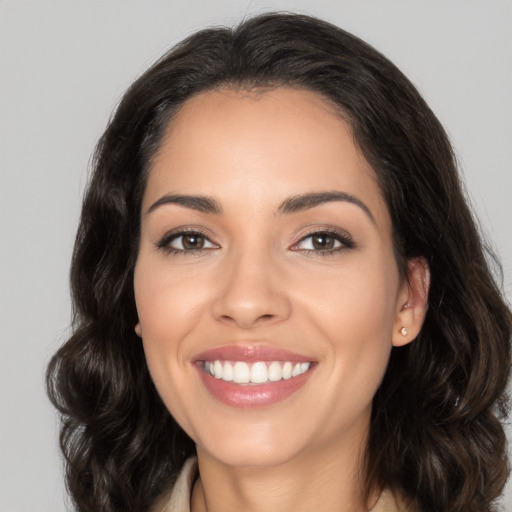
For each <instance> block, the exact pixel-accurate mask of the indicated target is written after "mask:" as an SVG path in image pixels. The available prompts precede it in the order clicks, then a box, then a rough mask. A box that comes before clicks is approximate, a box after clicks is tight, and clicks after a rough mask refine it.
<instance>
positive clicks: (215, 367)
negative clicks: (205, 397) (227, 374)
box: [213, 361, 222, 379]
mask: <svg viewBox="0 0 512 512" xmlns="http://www.w3.org/2000/svg"><path fill="white" fill-rule="evenodd" d="M213 371H214V372H215V378H216V379H222V363H221V362H220V361H215V364H214V365H213Z"/></svg>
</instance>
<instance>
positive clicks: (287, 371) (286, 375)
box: [283, 363, 293, 380]
mask: <svg viewBox="0 0 512 512" xmlns="http://www.w3.org/2000/svg"><path fill="white" fill-rule="evenodd" d="M292 368H293V365H292V363H284V365H283V379H284V380H288V379H291V378H292Z"/></svg>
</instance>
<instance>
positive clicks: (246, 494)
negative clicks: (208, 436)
mask: <svg viewBox="0 0 512 512" xmlns="http://www.w3.org/2000/svg"><path fill="white" fill-rule="evenodd" d="M349 441H351V442H347V443H344V445H340V446H336V447H333V446H332V445H329V446H325V449H318V447H316V450H315V451H314V452H313V451H312V452H311V453H302V454H300V455H299V456H297V457H294V459H293V460H291V461H287V462H284V463H281V464H277V465H273V466H265V467H232V466H229V465H226V464H224V463H222V462H220V461H218V460H216V459H214V458H212V457H210V456H209V454H208V453H206V452H204V451H203V450H201V448H200V447H198V450H197V452H198V463H199V474H200V478H199V479H198V480H197V482H196V484H195V486H194V489H193V494H192V503H191V505H192V508H191V510H192V512H235V511H237V512H238V511H240V510H244V511H246V512H269V511H279V512H311V510H329V511H332V512H334V511H346V510H350V511H351V512H367V511H368V510H370V509H371V507H372V506H373V505H374V504H375V502H376V501H377V500H378V497H379V494H380V492H379V491H378V490H376V491H375V492H373V493H371V495H370V500H369V502H367V501H366V499H365V492H364V487H363V483H362V479H361V475H362V474H363V473H362V460H361V453H362V452H364V450H363V449H362V447H363V446H364V444H362V443H363V440H361V439H359V442H354V441H356V440H354V439H352V440H349Z"/></svg>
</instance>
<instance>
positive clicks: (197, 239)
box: [181, 233, 204, 251]
mask: <svg viewBox="0 0 512 512" xmlns="http://www.w3.org/2000/svg"><path fill="white" fill-rule="evenodd" d="M181 238H182V242H181V243H182V245H183V249H185V250H187V251H190V250H194V249H202V248H203V247H204V236H202V235H199V234H198V233H189V234H186V235H182V237H181Z"/></svg>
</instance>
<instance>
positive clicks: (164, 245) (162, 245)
mask: <svg viewBox="0 0 512 512" xmlns="http://www.w3.org/2000/svg"><path fill="white" fill-rule="evenodd" d="M187 235H189V236H190V235H192V236H197V237H201V238H203V239H204V240H205V242H208V243H210V244H212V245H213V246H214V247H207V248H199V249H190V250H186V249H176V248H175V247H172V246H171V245H170V244H171V243H172V242H173V241H174V240H177V239H178V238H181V237H184V236H187ZM156 246H157V248H158V249H162V250H164V251H166V253H167V254H172V255H177V256H181V255H184V254H199V253H204V251H210V250H212V249H213V248H216V247H218V246H215V244H214V243H213V242H212V241H211V240H210V239H209V238H208V237H207V236H206V235H205V234H204V233H202V232H201V231H199V230H197V229H182V230H181V231H178V232H175V233H169V234H167V235H165V236H164V237H163V238H162V239H161V240H160V241H159V242H158V243H157V244H156Z"/></svg>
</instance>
